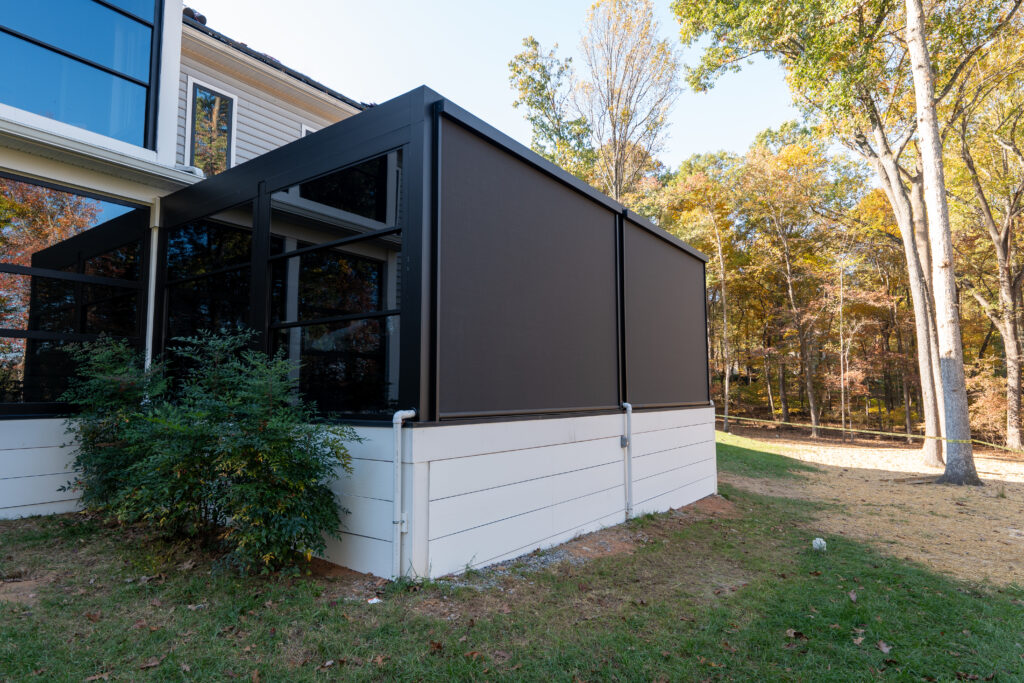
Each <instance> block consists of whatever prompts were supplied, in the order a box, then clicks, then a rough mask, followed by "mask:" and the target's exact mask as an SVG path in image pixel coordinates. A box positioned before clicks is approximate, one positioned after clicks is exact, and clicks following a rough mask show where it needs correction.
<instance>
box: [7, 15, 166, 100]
mask: <svg viewBox="0 0 1024 683" xmlns="http://www.w3.org/2000/svg"><path fill="white" fill-rule="evenodd" d="M0 8H2V9H0V24H2V25H3V26H6V27H7V28H10V29H13V30H15V31H17V32H19V33H22V34H24V35H27V36H30V37H32V38H35V39H36V40H39V41H42V42H44V43H47V44H48V45H53V46H55V47H58V48H60V49H62V50H66V51H67V52H70V53H71V54H74V55H77V56H79V57H83V58H85V59H88V60H89V61H92V62H96V63H97V64H101V65H103V66H105V67H107V68H109V69H113V70H115V71H118V72H120V73H123V74H126V75H128V76H131V77H132V78H137V79H138V80H140V81H142V82H144V83H148V82H149V53H150V43H151V41H152V29H151V28H150V27H148V26H146V25H144V24H142V23H140V22H138V21H135V20H134V19H129V18H128V17H126V16H124V15H123V14H120V13H119V12H115V11H114V10H112V9H109V8H107V7H104V6H103V5H100V4H97V3H95V2H91V1H89V0H79V1H78V2H71V1H69V0H32V2H23V1H20V2H11V1H6V2H0ZM150 13H151V14H152V5H150ZM29 70H31V69H29Z"/></svg>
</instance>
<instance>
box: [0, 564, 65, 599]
mask: <svg viewBox="0 0 1024 683" xmlns="http://www.w3.org/2000/svg"><path fill="white" fill-rule="evenodd" d="M11 574H12V575H11V576H8V577H5V578H4V579H3V580H2V581H0V601H6V602H16V603H18V604H20V605H28V606H31V605H34V604H36V602H37V601H38V600H39V592H40V589H42V588H43V587H45V586H48V585H49V584H51V583H53V582H54V580H55V579H56V578H57V573H56V572H12V573H11ZM14 574H17V576H15V575H14Z"/></svg>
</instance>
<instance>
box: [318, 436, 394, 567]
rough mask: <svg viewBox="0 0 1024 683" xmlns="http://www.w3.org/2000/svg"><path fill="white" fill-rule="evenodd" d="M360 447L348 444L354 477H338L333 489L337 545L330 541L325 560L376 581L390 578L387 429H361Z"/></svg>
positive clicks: (390, 487)
mask: <svg viewBox="0 0 1024 683" xmlns="http://www.w3.org/2000/svg"><path fill="white" fill-rule="evenodd" d="M356 431H357V432H358V434H359V435H360V437H362V439H363V440H362V442H359V443H350V444H348V449H349V452H350V453H351V455H352V474H345V473H344V472H339V477H338V478H337V479H335V481H334V482H333V484H332V485H331V489H332V490H333V491H334V494H335V497H336V498H337V500H338V505H339V507H341V508H344V509H347V510H348V514H346V515H342V517H341V532H342V533H341V540H340V541H339V540H337V539H334V538H331V539H328V543H327V549H326V551H325V553H324V559H326V560H329V561H330V562H333V563H335V564H339V565H342V566H345V567H349V568H350V569H354V570H356V571H361V572H369V573H371V574H376V575H377V576H390V574H391V543H392V533H393V532H394V525H393V524H392V523H391V519H392V516H393V515H392V512H393V505H394V502H393V501H394V497H393V493H394V488H395V485H394V468H393V465H392V461H391V460H389V459H385V458H388V457H390V455H391V454H392V453H393V444H392V440H391V430H390V429H389V428H386V427H360V428H358V429H357V430H356Z"/></svg>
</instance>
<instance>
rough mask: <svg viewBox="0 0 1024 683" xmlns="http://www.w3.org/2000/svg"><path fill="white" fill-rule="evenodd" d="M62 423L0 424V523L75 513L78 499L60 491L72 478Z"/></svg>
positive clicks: (70, 453) (15, 422)
mask: <svg viewBox="0 0 1024 683" xmlns="http://www.w3.org/2000/svg"><path fill="white" fill-rule="evenodd" d="M66 440H67V437H66V435H65V434H64V424H63V420H59V419H38V420H0V519H16V518H18V517H27V516H29V515H50V514H56V513H61V512H73V511H74V510H77V509H78V496H77V495H75V494H73V493H70V492H67V491H60V490H59V489H60V487H62V486H64V485H65V484H67V483H68V481H69V480H70V479H71V478H72V472H71V469H70V466H71V461H72V459H73V458H74V454H73V452H72V450H71V449H70V448H68V447H66V446H64V445H62V444H63V443H64V442H65V441H66Z"/></svg>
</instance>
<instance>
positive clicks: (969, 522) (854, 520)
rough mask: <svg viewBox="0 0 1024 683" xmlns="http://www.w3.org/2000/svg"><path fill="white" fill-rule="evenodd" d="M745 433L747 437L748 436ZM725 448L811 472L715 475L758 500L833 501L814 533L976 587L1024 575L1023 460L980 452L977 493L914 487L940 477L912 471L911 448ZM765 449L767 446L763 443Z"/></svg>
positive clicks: (792, 444)
mask: <svg viewBox="0 0 1024 683" xmlns="http://www.w3.org/2000/svg"><path fill="white" fill-rule="evenodd" d="M748 433H750V432H749V431H748ZM719 437H720V439H721V440H722V441H723V442H724V443H729V444H734V445H738V446H740V447H749V445H751V444H757V447H759V448H764V447H765V446H768V448H770V449H771V450H773V451H774V452H776V453H779V454H782V455H785V456H787V457H791V458H795V459H798V460H801V461H803V462H806V463H813V464H814V465H816V466H817V470H818V471H816V472H806V473H802V475H801V476H800V477H798V478H754V477H744V476H738V475H735V474H731V473H728V472H723V473H722V475H721V479H722V481H723V482H727V483H729V484H732V485H735V486H737V487H739V488H742V489H744V490H747V491H752V492H754V493H759V494H762V495H769V496H778V497H786V498H796V499H802V500H809V501H819V502H826V503H834V504H835V505H832V506H829V507H828V508H827V509H825V510H823V511H821V512H820V513H818V514H817V515H816V516H815V518H814V520H813V522H812V523H811V524H810V525H809V526H812V527H813V528H814V529H816V530H820V532H821V533H822V534H836V535H840V536H847V537H850V538H856V539H861V540H866V541H869V542H871V543H872V544H873V545H875V546H876V547H877V548H879V549H880V550H881V551H882V552H884V553H886V554H889V555H891V556H894V557H898V558H901V559H908V560H913V561H915V562H920V563H922V564H924V565H926V566H929V567H931V568H933V569H936V570H938V571H941V572H944V573H948V574H950V575H952V576H955V577H957V578H961V579H966V580H969V581H974V582H992V583H994V584H997V585H1001V586H1006V585H1010V584H1014V583H1016V584H1020V583H1021V582H1022V577H1024V461H1022V460H1020V459H1017V458H1011V457H1007V456H1006V455H998V454H994V453H983V452H982V453H979V454H978V455H977V456H976V457H977V464H978V469H979V471H980V472H981V476H982V478H983V479H984V480H985V483H986V485H985V486H983V487H971V486H967V487H954V486H939V485H932V484H927V483H922V481H924V480H927V478H928V477H929V476H931V475H937V474H938V473H939V470H937V469H934V468H926V467H923V466H922V465H921V464H920V458H919V455H918V451H917V449H916V448H915V449H911V448H901V447H893V446H877V445H876V446H875V447H874V448H871V447H868V446H867V445H866V444H864V443H861V444H857V445H841V444H835V443H828V444H815V443H813V442H812V443H808V441H805V440H792V439H782V438H773V439H770V440H766V441H765V442H750V444H747V443H746V442H748V441H749V440H747V439H743V438H741V437H736V436H731V435H722V434H720V435H719ZM768 444H770V445H768Z"/></svg>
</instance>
